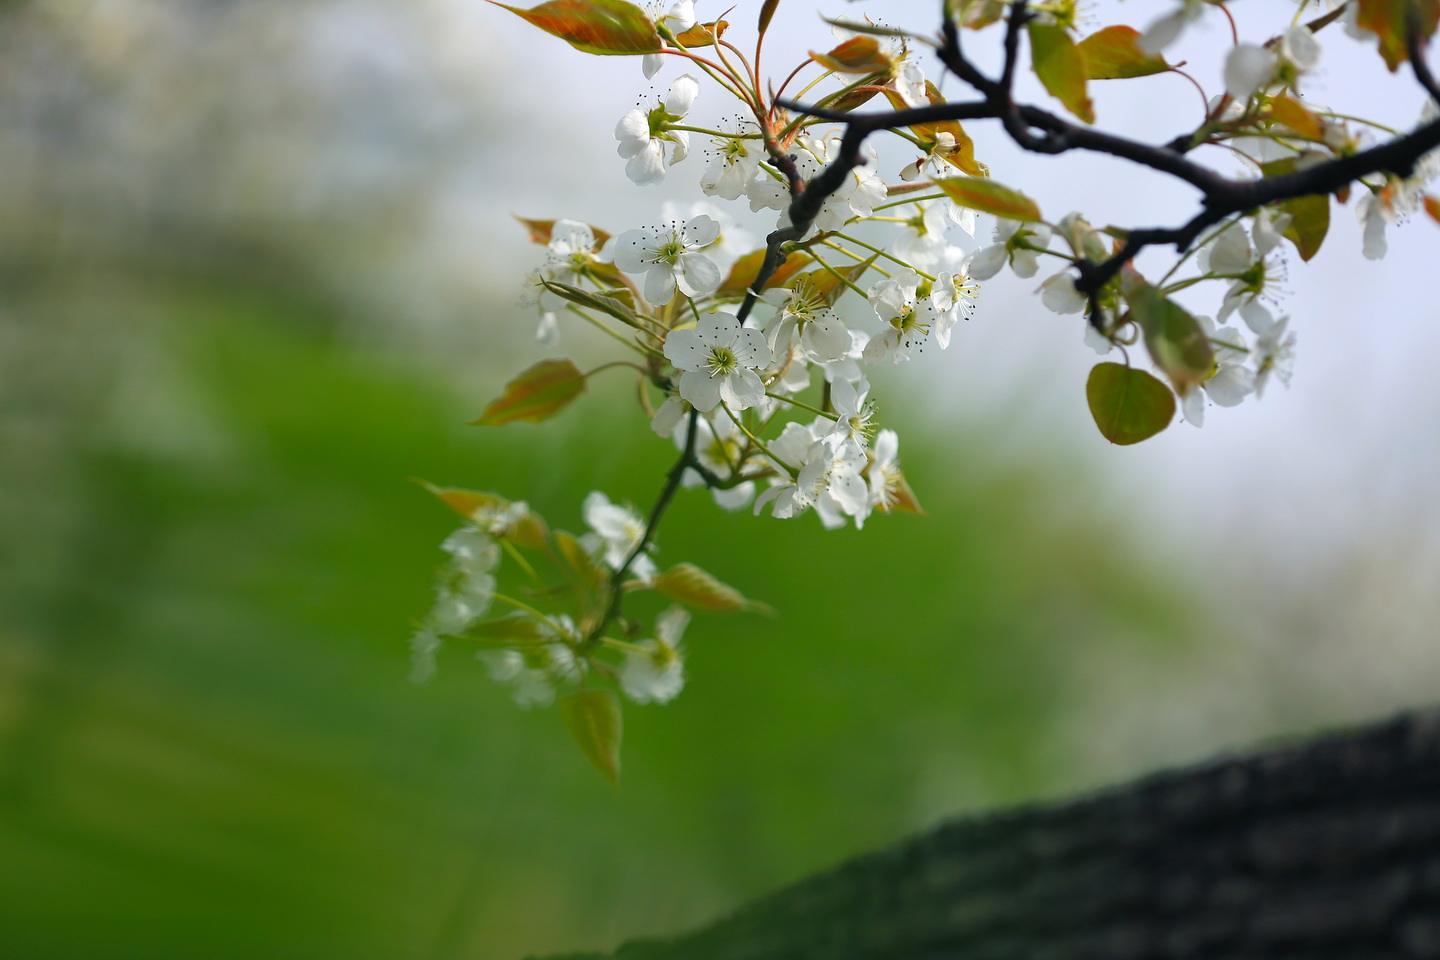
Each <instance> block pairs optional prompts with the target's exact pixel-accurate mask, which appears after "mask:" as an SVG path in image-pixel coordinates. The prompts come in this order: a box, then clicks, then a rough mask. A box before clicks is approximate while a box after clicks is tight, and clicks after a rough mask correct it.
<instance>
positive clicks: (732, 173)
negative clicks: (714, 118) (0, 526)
mask: <svg viewBox="0 0 1440 960" xmlns="http://www.w3.org/2000/svg"><path fill="white" fill-rule="evenodd" d="M714 144H715V147H714V150H713V151H712V152H711V154H710V162H709V163H708V164H706V166H705V173H704V174H703V175H702V176H701V177H700V189H701V191H703V192H704V193H705V195H706V196H712V197H720V198H722V199H724V200H738V199H739V198H740V195H741V194H743V193H745V191H746V188H747V187H749V186H750V183H751V181H753V180H754V179H755V178H756V177H757V176H760V175H761V174H760V160H761V158H762V157H763V156H764V155H765V148H764V146H763V145H762V144H761V142H760V141H759V140H757V139H754V138H751V137H742V136H734V137H724V138H719V139H716V140H715V141H714ZM767 179H768V178H767Z"/></svg>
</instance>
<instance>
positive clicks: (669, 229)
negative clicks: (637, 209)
mask: <svg viewBox="0 0 1440 960" xmlns="http://www.w3.org/2000/svg"><path fill="white" fill-rule="evenodd" d="M719 236H720V224H718V223H717V222H715V219H714V218H713V217H707V216H698V217H692V218H691V219H689V220H686V221H685V222H684V223H683V224H682V223H678V222H671V223H669V224H667V225H665V226H661V227H641V228H640V229H638V230H627V231H625V232H624V233H622V234H620V236H618V237H616V238H615V266H617V267H619V268H620V269H621V270H623V271H625V272H626V273H628V274H631V275H641V276H643V277H644V278H645V280H644V290H645V299H646V300H649V301H650V302H651V303H653V304H657V305H658V304H664V303H668V302H669V300H670V298H671V297H672V296H674V295H675V289H676V288H677V287H678V288H679V289H680V292H681V293H683V294H685V296H687V297H703V296H707V295H709V294H711V293H714V292H715V290H716V289H717V288H718V287H719V286H720V281H721V279H722V277H721V276H720V268H719V267H717V266H716V265H715V261H714V260H712V259H710V258H709V257H708V256H707V255H706V254H704V253H702V252H700V251H702V250H703V249H704V248H706V247H708V246H709V245H710V244H712V243H714V242H715V240H716V239H717V238H718V237H719Z"/></svg>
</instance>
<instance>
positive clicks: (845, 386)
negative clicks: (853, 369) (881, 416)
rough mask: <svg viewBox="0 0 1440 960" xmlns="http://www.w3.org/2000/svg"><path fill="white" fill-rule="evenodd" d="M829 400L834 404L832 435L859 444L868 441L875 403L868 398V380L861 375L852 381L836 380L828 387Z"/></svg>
mask: <svg viewBox="0 0 1440 960" xmlns="http://www.w3.org/2000/svg"><path fill="white" fill-rule="evenodd" d="M830 402H831V403H832V404H834V406H835V414H836V420H835V426H834V429H833V430H832V431H831V435H832V436H836V437H839V438H840V439H842V440H851V441H854V442H855V443H858V444H860V446H862V447H863V446H865V444H867V443H869V442H870V433H871V431H872V430H874V429H875V427H874V424H873V421H874V419H875V403H874V401H872V400H871V399H870V381H869V380H866V379H865V378H864V377H861V378H860V379H859V380H856V381H854V382H853V383H852V382H851V381H849V380H837V381H835V384H834V386H833V387H831V389H830Z"/></svg>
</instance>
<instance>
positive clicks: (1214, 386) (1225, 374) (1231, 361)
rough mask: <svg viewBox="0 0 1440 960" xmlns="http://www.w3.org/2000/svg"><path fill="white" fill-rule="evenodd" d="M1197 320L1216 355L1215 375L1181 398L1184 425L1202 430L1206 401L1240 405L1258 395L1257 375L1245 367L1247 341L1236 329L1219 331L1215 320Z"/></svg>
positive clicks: (1201, 318) (1225, 404) (1230, 405)
mask: <svg viewBox="0 0 1440 960" xmlns="http://www.w3.org/2000/svg"><path fill="white" fill-rule="evenodd" d="M1195 320H1196V322H1197V323H1199V324H1200V328H1201V329H1202V330H1204V331H1205V335H1206V337H1207V338H1208V339H1209V340H1210V346H1211V348H1212V349H1213V350H1214V353H1215V373H1214V374H1212V375H1211V376H1210V377H1209V378H1208V379H1206V380H1205V381H1204V382H1202V383H1201V384H1200V385H1199V386H1198V387H1191V388H1190V389H1189V390H1187V391H1186V392H1185V394H1184V395H1183V396H1182V397H1181V398H1180V407H1181V411H1182V412H1183V413H1184V415H1185V422H1186V423H1188V424H1190V425H1191V426H1193V427H1199V426H1202V425H1203V424H1204V423H1205V401H1206V400H1212V401H1214V402H1215V403H1217V404H1219V405H1220V406H1222V407H1234V406H1238V405H1239V404H1240V403H1241V402H1242V401H1243V400H1244V399H1245V398H1246V397H1248V396H1249V395H1250V394H1252V393H1254V392H1255V374H1254V371H1252V370H1250V368H1249V367H1247V366H1245V361H1246V360H1247V359H1248V358H1249V351H1248V350H1247V349H1246V348H1245V338H1244V337H1243V336H1241V334H1240V332H1239V331H1238V330H1236V329H1235V328H1234V327H1221V328H1220V329H1218V330H1217V329H1216V328H1215V321H1213V320H1211V319H1210V318H1209V317H1205V316H1197V317H1196V318H1195Z"/></svg>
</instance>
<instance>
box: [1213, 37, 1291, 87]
mask: <svg viewBox="0 0 1440 960" xmlns="http://www.w3.org/2000/svg"><path fill="white" fill-rule="evenodd" d="M1278 64H1279V60H1278V58H1277V57H1276V56H1275V54H1274V53H1273V52H1271V51H1270V50H1268V49H1266V48H1265V47H1262V46H1260V45H1259V44H1258V43H1241V44H1237V45H1236V46H1234V47H1232V48H1231V49H1230V52H1229V53H1228V54H1226V56H1225V90H1226V92H1228V93H1229V94H1230V96H1232V97H1234V98H1235V99H1236V100H1240V101H1245V100H1249V99H1250V97H1252V96H1253V95H1254V94H1255V91H1257V90H1259V89H1260V88H1261V87H1263V86H1265V85H1266V84H1268V83H1269V82H1270V80H1271V79H1272V78H1273V77H1274V76H1275V68H1276V66H1278Z"/></svg>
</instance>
